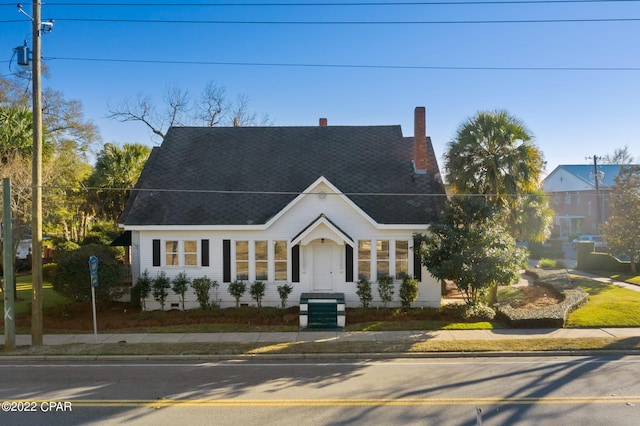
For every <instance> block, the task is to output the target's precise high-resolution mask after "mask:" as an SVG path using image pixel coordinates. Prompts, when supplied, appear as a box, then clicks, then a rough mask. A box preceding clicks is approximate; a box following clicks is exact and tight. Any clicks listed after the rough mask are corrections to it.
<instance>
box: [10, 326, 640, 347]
mask: <svg viewBox="0 0 640 426" xmlns="http://www.w3.org/2000/svg"><path fill="white" fill-rule="evenodd" d="M587 337H596V338H633V337H638V338H640V328H589V329H524V330H515V329H507V330H429V331H359V332H348V331H298V332H276V333H139V334H124V333H123V334H111V333H108V334H98V335H97V336H96V335H93V334H47V335H45V336H44V337H43V343H44V345H47V346H50V345H64V344H74V343H85V344H96V343H121V342H126V343H167V344H171V343H196V342H197V343H287V342H327V343H331V342H358V341H379V342H416V341H423V340H428V339H429V340H489V341H491V340H502V339H536V338H545V339H556V338H587ZM0 344H4V336H0ZM30 344H31V336H30V335H17V336H16V345H17V346H26V345H30Z"/></svg>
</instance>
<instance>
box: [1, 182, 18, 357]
mask: <svg viewBox="0 0 640 426" xmlns="http://www.w3.org/2000/svg"><path fill="white" fill-rule="evenodd" d="M11 213H12V212H11V178H3V179H2V223H3V225H4V226H3V227H2V232H3V235H2V238H3V240H2V244H3V246H2V250H3V252H2V255H3V256H2V262H3V263H2V266H3V268H2V269H3V275H4V349H5V350H6V351H7V352H11V351H13V350H14V349H15V348H16V310H15V293H14V292H13V283H14V281H15V276H14V275H13V260H14V259H13V230H12V227H11V224H12V223H13V222H12V220H13V219H12V217H11V216H12V215H11Z"/></svg>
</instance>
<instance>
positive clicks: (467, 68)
mask: <svg viewBox="0 0 640 426" xmlns="http://www.w3.org/2000/svg"><path fill="white" fill-rule="evenodd" d="M44 59H45V60H61V61H83V62H116V63H118V62H119V63H137V64H165V65H212V66H247V67H291V68H355V69H358V68H359V69H396V70H397V69H400V70H433V71H438V70H441V71H640V67H482V66H429V65H424V66H422V65H366V64H365V65H357V64H304V63H284V62H282V63H262V62H218V61H173V60H155V59H148V60H145V59H116V58H77V57H76V58H74V57H61V56H50V57H45V58H44Z"/></svg>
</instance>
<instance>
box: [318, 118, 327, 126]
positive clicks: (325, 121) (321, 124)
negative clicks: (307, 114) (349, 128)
mask: <svg viewBox="0 0 640 426" xmlns="http://www.w3.org/2000/svg"><path fill="white" fill-rule="evenodd" d="M328 124H329V123H328V122H327V119H326V118H321V119H320V124H319V125H320V127H327V126H328Z"/></svg>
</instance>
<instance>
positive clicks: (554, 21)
mask: <svg viewBox="0 0 640 426" xmlns="http://www.w3.org/2000/svg"><path fill="white" fill-rule="evenodd" d="M56 21H67V22H98V23H106V22H109V23H122V24H197V25H487V24H492V25H495V24H568V23H603V22H638V21H640V18H579V19H504V20H500V19H486V20H477V21H454V20H451V21H224V20H220V21H219V20H187V19H120V18H118V19H116V18H56ZM7 22H23V21H17V20H10V21H0V23H7Z"/></svg>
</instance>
